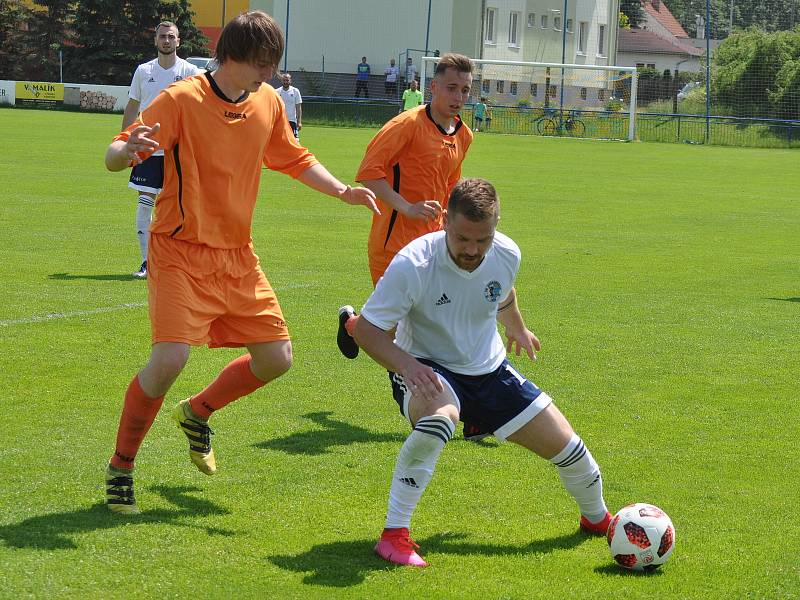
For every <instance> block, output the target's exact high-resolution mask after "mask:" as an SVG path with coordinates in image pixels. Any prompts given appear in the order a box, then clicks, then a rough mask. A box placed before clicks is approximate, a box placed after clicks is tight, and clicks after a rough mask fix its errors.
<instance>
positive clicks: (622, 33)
mask: <svg viewBox="0 0 800 600" xmlns="http://www.w3.org/2000/svg"><path fill="white" fill-rule="evenodd" d="M617 52H643V53H649V54H681V55H688V56H703V54H704V52H703V50H701V49H700V48H695V47H694V46H690V45H689V44H684V43H682V42H681V41H680V40H678V39H676V38H672V39H671V40H670V39H667V38H663V37H661V36H660V35H656V34H655V33H653V32H652V31H648V30H647V29H635V28H634V29H622V28H620V30H619V34H618V37H617Z"/></svg>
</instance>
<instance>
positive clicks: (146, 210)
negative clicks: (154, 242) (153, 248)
mask: <svg viewBox="0 0 800 600" xmlns="http://www.w3.org/2000/svg"><path fill="white" fill-rule="evenodd" d="M152 214H153V199H152V198H151V197H150V196H147V195H145V194H140V195H139V204H137V205H136V237H138V238H139V250H140V251H141V253H142V262H144V261H146V260H147V242H148V240H149V238H150V231H149V229H150V218H151V216H152Z"/></svg>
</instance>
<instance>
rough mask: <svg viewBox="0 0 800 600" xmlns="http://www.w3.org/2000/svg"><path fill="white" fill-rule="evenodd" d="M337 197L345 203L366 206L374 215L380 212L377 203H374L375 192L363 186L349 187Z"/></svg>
mask: <svg viewBox="0 0 800 600" xmlns="http://www.w3.org/2000/svg"><path fill="white" fill-rule="evenodd" d="M339 197H340V198H341V199H342V200H343V201H344V202H346V203H347V204H352V205H353V206H366V207H367V208H368V209H370V210H371V211H372V212H374V213H375V214H376V215H379V214H381V211H380V210H379V209H378V205H377V204H375V192H373V191H372V190H370V189H368V188H365V187H350V186H349V185H348V186H347V189H346V190H345V191H344V192H342V193H341V194H340V195H339Z"/></svg>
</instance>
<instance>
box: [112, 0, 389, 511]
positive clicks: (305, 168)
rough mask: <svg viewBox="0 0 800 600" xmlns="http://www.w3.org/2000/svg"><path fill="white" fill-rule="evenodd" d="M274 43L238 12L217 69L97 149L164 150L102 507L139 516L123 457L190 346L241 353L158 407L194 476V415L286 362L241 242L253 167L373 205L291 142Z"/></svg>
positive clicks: (206, 454)
mask: <svg viewBox="0 0 800 600" xmlns="http://www.w3.org/2000/svg"><path fill="white" fill-rule="evenodd" d="M283 49H284V38H283V33H282V32H281V30H280V28H279V27H278V25H277V24H276V23H275V21H274V20H273V19H272V17H270V16H269V15H267V14H265V13H263V12H260V11H252V12H248V13H244V14H241V15H239V16H238V17H236V18H235V19H233V20H232V21H230V22H229V23H228V24H227V25H226V26H225V27H224V29H223V30H222V33H221V35H220V39H219V42H218V44H217V61H218V62H219V68H218V69H217V70H216V71H214V72H213V73H204V74H202V75H197V76H194V77H190V78H188V79H184V80H183V81H180V82H177V83H175V84H174V85H172V86H170V87H168V88H166V89H165V90H164V91H162V92H161V94H160V95H159V96H158V97H157V98H156V99H155V100H154V101H153V102H152V104H150V106H149V107H148V108H147V109H146V110H145V111H144V112H143V113H142V114H141V115H140V116H139V118H138V119H137V120H136V121H135V122H134V123H133V124H132V125H130V126H129V127H128V128H127V129H125V130H124V131H123V132H122V133H120V134H119V135H118V136H117V137H116V138H115V139H114V141H113V142H112V143H111V145H110V146H109V148H108V150H107V152H106V166H107V167H108V169H109V170H111V171H120V170H122V169H125V168H126V167H128V166H131V165H133V164H138V163H140V162H141V161H142V160H143V159H145V158H147V156H149V155H150V154H152V153H153V152H154V151H155V150H157V149H159V148H161V149H163V150H164V157H165V158H164V187H163V191H162V192H161V195H159V196H158V201H157V204H156V217H155V219H154V220H153V222H152V225H151V227H150V236H151V237H150V248H149V256H148V280H147V282H148V293H149V310H150V322H151V328H152V342H153V345H152V348H151V352H150V360H149V361H148V363H147V365H146V366H145V367H144V368H143V369H142V370H141V371H139V373H138V374H137V375H136V376H135V377H134V378H133V380H132V381H131V382H130V385H129V386H128V389H127V392H126V393H125V402H124V407H123V409H122V417H121V419H120V424H119V430H118V433H117V441H116V448H115V450H114V454H113V456H112V457H111V460H110V461H109V465H108V468H107V473H106V502H107V504H108V507H109V509H110V510H112V511H113V512H118V513H126V514H135V513H138V512H139V509H138V508H137V505H136V501H135V499H134V494H133V465H134V459H135V457H136V454H137V452H138V450H139V447H140V445H141V443H142V441H143V440H144V437H145V435H146V434H147V432H148V430H149V429H150V426H151V425H152V423H153V420H154V419H155V416H156V414H157V413H158V410H159V408H160V407H161V404H162V402H163V400H164V395H165V394H166V393H167V391H168V390H169V389H170V386H172V384H173V382H174V381H175V379H176V378H177V377H178V375H179V374H180V372H181V370H182V369H183V367H184V366H185V365H186V362H187V360H188V358H189V348H190V347H191V346H197V345H202V344H208V346H210V347H242V346H243V347H245V348H247V353H246V354H244V355H242V356H240V357H239V358H237V359H235V360H234V361H233V362H231V363H230V364H228V365H227V366H226V367H225V368H224V369H223V370H222V372H221V373H220V375H219V376H218V377H217V379H216V380H214V381H213V382H212V383H211V384H210V385H209V386H208V387H206V388H205V389H204V390H202V391H201V392H199V393H198V394H195V395H194V396H192V397H191V398H188V399H186V400H184V401H182V402H180V403H179V404H178V405H177V406H176V407H175V408H174V410H173V411H172V416H173V419H174V420H175V422H176V424H177V425H178V427H179V428H180V429H181V430H182V431H183V433H184V434H185V435H186V437H187V438H188V440H189V456H190V458H191V460H192V462H193V463H194V464H195V465H196V466H197V468H198V469H200V471H202V472H203V473H206V474H208V475H211V474H213V473H214V472H215V471H216V468H217V466H216V460H215V458H214V452H213V450H212V448H211V441H210V435H211V433H212V432H211V429H210V428H209V426H208V418H209V417H210V416H211V415H212V414H213V413H214V412H215V411H217V410H219V409H221V408H223V407H224V406H226V405H227V404H229V403H231V402H232V401H234V400H236V399H237V398H241V397H242V396H246V395H247V394H250V393H252V392H254V391H255V390H257V389H259V388H260V387H262V386H264V385H265V384H267V383H268V382H270V381H272V380H273V379H275V378H277V377H279V376H281V375H282V374H284V373H285V372H286V371H287V370H288V369H289V367H290V366H291V364H292V345H291V342H290V340H289V332H288V330H287V327H286V323H285V322H284V319H283V314H282V312H281V307H280V305H279V304H278V300H277V298H276V297H275V293H274V292H273V290H272V287H271V286H270V283H269V281H268V280H267V278H266V276H265V275H264V272H263V271H262V269H261V266H260V264H259V258H258V256H257V255H256V254H255V251H254V249H253V243H252V239H251V227H252V219H253V210H254V207H255V202H256V196H257V194H258V186H259V181H260V178H261V165H262V164H263V165H265V166H267V167H268V168H270V169H272V170H276V171H280V172H282V173H286V174H287V175H289V176H291V177H294V178H296V179H297V180H299V181H300V182H302V183H304V184H305V185H307V186H309V187H311V188H313V189H315V190H318V191H320V192H322V193H325V194H328V195H330V196H333V197H336V198H339V199H340V200H343V201H344V202H346V203H347V204H353V205H363V206H366V207H367V208H369V209H371V210H372V211H373V212H376V213H377V212H378V209H377V207H376V205H375V195H374V193H373V192H372V191H371V190H369V189H366V188H360V187H355V188H351V187H350V186H349V185H345V184H344V183H342V182H340V181H339V180H338V179H336V178H335V177H333V175H331V174H330V173H329V172H328V171H327V170H326V169H325V167H323V166H322V165H321V164H319V163H318V162H317V160H316V159H315V158H314V156H313V155H312V154H311V153H310V152H309V151H308V150H306V149H305V148H303V147H302V146H300V145H299V143H298V142H297V141H296V140H295V138H294V135H293V134H292V130H291V129H290V127H289V122H288V120H287V119H286V114H285V109H284V105H283V102H282V101H281V99H280V97H279V96H278V94H277V92H276V91H275V90H274V89H273V88H272V86H270V85H267V84H265V83H264V82H265V81H268V80H269V79H271V78H272V77H273V75H274V74H275V72H276V71H277V65H278V63H279V61H280V58H281V56H282V55H283Z"/></svg>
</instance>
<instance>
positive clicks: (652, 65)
mask: <svg viewBox="0 0 800 600" xmlns="http://www.w3.org/2000/svg"><path fill="white" fill-rule="evenodd" d="M647 68H648V69H653V70H654V71H655V70H656V63H647Z"/></svg>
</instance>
